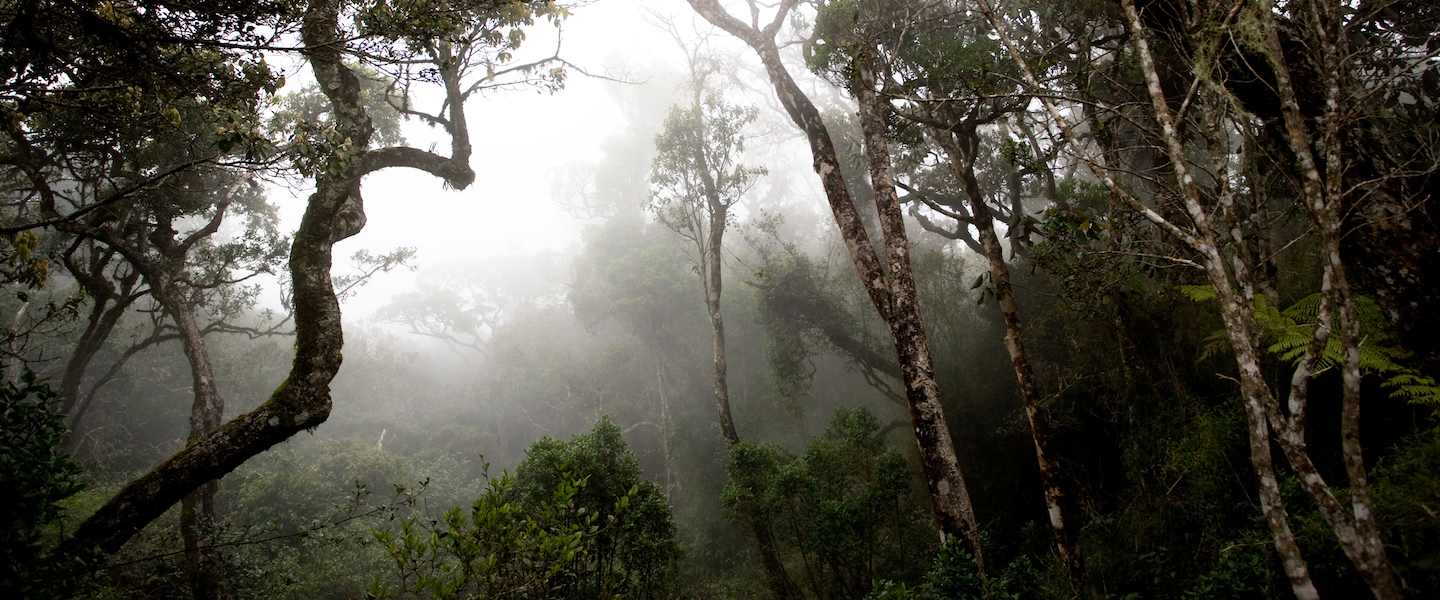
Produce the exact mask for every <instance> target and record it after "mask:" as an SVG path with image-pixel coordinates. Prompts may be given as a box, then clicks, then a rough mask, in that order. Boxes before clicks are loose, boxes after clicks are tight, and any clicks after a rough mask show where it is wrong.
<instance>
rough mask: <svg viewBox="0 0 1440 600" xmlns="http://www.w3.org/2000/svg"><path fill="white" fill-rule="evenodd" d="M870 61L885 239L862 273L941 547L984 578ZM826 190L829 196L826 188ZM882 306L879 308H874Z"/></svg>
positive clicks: (866, 72)
mask: <svg viewBox="0 0 1440 600" xmlns="http://www.w3.org/2000/svg"><path fill="white" fill-rule="evenodd" d="M872 61H873V58H871V57H869V56H861V57H860V58H859V59H858V62H859V69H858V71H859V72H858V77H857V78H856V79H857V81H856V85H854V86H853V91H854V93H855V96H856V100H857V101H858V103H859V107H860V129H861V132H862V134H863V135H864V139H865V144H864V146H865V157H866V161H867V162H868V163H869V170H870V186H871V188H872V189H873V191H874V195H875V208H876V211H877V212H878V213H879V216H880V219H879V220H880V230H881V231H882V232H883V235H884V242H885V259H886V261H885V262H886V266H887V267H888V270H889V272H888V277H885V275H886V274H885V273H879V272H877V273H864V272H862V273H861V276H862V277H864V278H866V279H871V278H880V277H884V281H886V283H887V284H888V285H887V290H886V291H887V292H889V293H888V297H889V298H888V299H889V307H888V308H889V310H888V311H884V310H882V312H881V314H882V316H885V315H886V314H887V312H888V318H887V319H886V323H887V324H888V325H889V326H890V332H891V334H892V335H893V336H894V337H895V352H896V355H897V356H898V357H899V359H900V371H901V373H902V374H903V375H904V382H905V390H906V398H907V400H909V404H910V415H911V421H912V422H913V423H914V425H915V438H916V441H917V443H918V445H919V449H920V464H921V469H922V471H923V472H924V473H925V479H926V482H927V483H928V484H929V487H930V495H931V497H932V498H933V499H934V501H935V515H936V521H937V522H938V525H939V527H940V532H941V536H942V538H941V539H942V541H943V540H944V539H945V538H946V537H949V536H957V537H958V538H959V539H961V540H963V541H964V542H965V544H966V545H967V546H968V547H969V550H970V553H971V554H972V555H973V556H974V558H975V564H976V566H977V567H978V568H979V569H980V571H981V572H984V570H985V560H984V558H983V554H982V552H981V546H980V532H979V529H978V528H977V527H976V524H975V511H974V507H973V506H972V505H971V503H970V493H969V491H968V490H967V489H966V486H965V478H964V476H963V475H962V474H961V471H960V461H959V459H958V458H957V457H956V455H955V446H954V444H953V442H952V441H951V438H950V428H949V426H948V425H947V424H946V422H945V413H944V411H943V410H942V408H941V405H940V386H939V384H937V383H936V381H935V369H934V366H933V364H932V363H931V359H930V343H929V340H927V339H926V334H925V323H924V320H923V319H922V317H921V315H920V302H919V297H918V295H917V294H916V291H915V278H914V275H913V274H912V272H911V270H910V243H909V240H908V238H907V236H906V234H905V213H904V212H903V211H902V210H901V209H900V200H899V197H898V196H897V195H896V193H895V175H894V172H893V170H892V168H891V166H890V144H889V141H888V140H887V139H886V133H887V131H888V128H887V126H886V119H887V117H888V116H889V106H888V104H887V103H885V101H884V100H882V99H881V98H880V97H879V95H878V94H877V93H876V92H875V87H874V86H875V85H876V81H877V77H876V74H875V71H874V64H873V62H872ZM827 191H828V190H827ZM877 308H880V307H877Z"/></svg>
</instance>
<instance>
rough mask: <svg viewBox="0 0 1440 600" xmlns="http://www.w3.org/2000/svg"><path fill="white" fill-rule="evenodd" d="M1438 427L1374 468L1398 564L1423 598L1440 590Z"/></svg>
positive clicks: (1378, 505) (1380, 516) (1381, 517)
mask: <svg viewBox="0 0 1440 600" xmlns="http://www.w3.org/2000/svg"><path fill="white" fill-rule="evenodd" d="M1436 465H1440V427H1436V426H1434V425H1433V424H1432V425H1431V426H1430V427H1429V428H1427V429H1425V430H1423V431H1421V432H1419V433H1416V434H1415V435H1414V436H1412V437H1410V438H1409V439H1407V440H1405V441H1404V442H1402V443H1401V444H1400V447H1399V448H1398V449H1397V451H1396V452H1395V454H1394V455H1393V456H1390V457H1387V458H1385V459H1383V460H1381V461H1380V464H1379V465H1378V466H1377V467H1376V469H1375V472H1374V476H1373V477H1374V486H1375V487H1374V490H1375V513H1376V517H1377V520H1378V521H1379V522H1381V523H1382V524H1383V526H1384V533H1385V540H1386V542H1387V544H1386V545H1387V546H1390V547H1391V548H1393V550H1392V552H1394V554H1396V555H1399V556H1400V557H1402V558H1401V559H1400V560H1397V561H1396V565H1395V566H1396V568H1397V569H1398V570H1399V571H1400V575H1401V576H1402V577H1403V578H1404V579H1405V582H1406V584H1407V585H1408V586H1409V587H1410V588H1411V589H1414V590H1416V591H1417V595H1418V596H1420V597H1429V598H1434V597H1436V596H1437V595H1440V470H1437V467H1436Z"/></svg>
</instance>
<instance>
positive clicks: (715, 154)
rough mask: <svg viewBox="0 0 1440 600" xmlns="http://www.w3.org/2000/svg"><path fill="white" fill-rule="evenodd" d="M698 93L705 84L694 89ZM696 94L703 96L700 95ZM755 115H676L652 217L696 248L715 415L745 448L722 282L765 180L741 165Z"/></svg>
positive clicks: (698, 111)
mask: <svg viewBox="0 0 1440 600" xmlns="http://www.w3.org/2000/svg"><path fill="white" fill-rule="evenodd" d="M693 85H695V86H696V87H697V88H701V87H703V86H704V83H703V81H697V82H694V83H693ZM697 94H698V90H697ZM754 119H755V110H754V109H753V108H751V109H746V108H740V107H736V106H729V105H727V104H725V103H724V101H723V100H721V99H720V98H719V96H717V95H715V94H714V93H711V94H709V95H707V96H706V97H705V99H704V100H703V101H702V100H698V99H697V101H696V102H695V103H693V104H692V105H691V106H690V107H688V108H680V107H674V108H671V109H670V116H669V117H668V118H666V119H665V130H664V131H663V132H662V133H660V134H659V135H657V136H656V137H655V148H656V156H655V163H654V167H653V170H652V173H653V175H652V176H651V181H652V183H653V184H654V186H655V189H654V191H653V192H652V193H651V196H650V203H649V205H650V210H651V211H652V212H653V213H654V214H655V218H656V220H657V221H659V222H660V223H661V224H663V225H665V226H666V227H668V228H669V229H670V230H671V231H674V232H675V233H677V234H679V235H680V237H682V238H684V239H685V240H686V241H687V242H689V243H690V245H691V249H693V250H694V252H695V254H693V255H691V260H692V261H694V264H695V269H696V273H697V274H698V275H699V276H700V282H701V286H702V289H703V291H704V294H705V298H704V299H705V310H706V312H707V313H708V314H709V315H710V332H711V340H712V342H713V344H712V345H713V347H714V355H715V356H714V358H715V378H714V389H715V407H716V410H717V411H718V413H719V416H720V431H721V432H722V433H723V434H724V436H725V443H726V445H729V446H734V445H735V444H736V443H738V442H739V441H740V436H739V434H738V433H736V431H735V421H734V420H733V419H732V418H731V416H730V394H729V391H728V387H727V385H726V382H725V372H726V361H725V320H724V317H723V315H722V314H721V311H720V298H721V290H722V285H723V281H724V274H723V267H724V251H725V247H724V240H725V230H726V229H727V228H728V227H730V225H731V221H732V219H731V216H730V209H731V208H732V207H734V205H735V203H737V202H739V201H740V197H741V196H742V195H744V193H745V192H746V191H748V190H749V189H750V186H751V185H753V184H754V181H755V178H756V177H757V176H759V175H761V174H763V173H764V169H762V168H752V167H746V166H745V165H743V164H741V163H740V154H741V153H742V152H744V150H745V138H744V135H743V133H742V130H743V129H744V128H745V126H746V125H747V124H749V123H750V122H752V121H754Z"/></svg>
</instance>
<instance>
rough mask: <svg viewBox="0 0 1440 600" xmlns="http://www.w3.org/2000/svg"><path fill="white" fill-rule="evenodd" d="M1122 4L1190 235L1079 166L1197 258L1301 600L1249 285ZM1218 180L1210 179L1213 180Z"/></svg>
mask: <svg viewBox="0 0 1440 600" xmlns="http://www.w3.org/2000/svg"><path fill="white" fill-rule="evenodd" d="M977 3H978V4H979V6H980V8H981V11H982V12H983V13H984V14H985V16H986V18H987V19H988V20H989V21H990V23H991V26H992V27H994V28H995V30H996V33H997V35H998V36H999V37H1000V40H1001V43H1002V44H1003V45H1004V46H1005V47H1006V50H1007V52H1008V53H1009V54H1010V56H1011V58H1012V60H1014V62H1015V63H1016V65H1017V66H1018V67H1019V68H1020V70H1021V73H1022V74H1023V76H1024V79H1025V83H1026V85H1027V86H1028V87H1029V88H1030V90H1031V91H1032V92H1035V93H1037V95H1038V96H1037V97H1038V98H1039V99H1040V101H1041V103H1042V104H1043V105H1044V107H1045V109H1046V111H1047V112H1049V114H1050V116H1051V119H1052V120H1053V121H1054V123H1055V124H1056V126H1057V127H1059V128H1060V130H1061V132H1062V133H1063V134H1064V136H1065V137H1066V139H1067V141H1068V142H1069V143H1070V144H1072V146H1073V147H1075V148H1076V149H1077V150H1078V149H1080V148H1084V147H1085V146H1083V145H1082V141H1081V140H1080V138H1079V136H1078V135H1076V133H1075V131H1074V128H1073V126H1072V125H1071V124H1070V122H1069V121H1068V120H1067V119H1066V118H1065V117H1064V116H1063V115H1062V114H1061V113H1060V111H1059V109H1058V108H1057V107H1056V106H1055V104H1054V102H1053V101H1051V100H1050V99H1049V97H1048V96H1046V95H1044V93H1043V92H1044V89H1043V88H1042V86H1041V85H1040V84H1039V81H1038V79H1036V77H1035V74H1034V71H1033V70H1032V69H1031V68H1030V66H1029V64H1028V62H1027V61H1026V60H1025V58H1024V55H1023V54H1021V52H1020V50H1019V48H1018V47H1017V46H1016V45H1015V43H1014V40H1013V39H1011V38H1010V36H1009V32H1008V28H1007V27H1006V25H1005V23H1004V22H1003V21H1002V20H1000V19H999V18H998V17H997V16H996V14H995V11H994V8H993V7H992V6H991V5H990V3H989V0H977ZM1122 4H1123V7H1124V8H1125V12H1126V13H1127V17H1128V20H1129V22H1130V26H1131V34H1132V38H1134V42H1135V44H1136V48H1137V50H1138V54H1139V55H1140V58H1141V69H1142V71H1143V73H1144V76H1145V79H1146V87H1147V90H1148V91H1149V93H1150V95H1151V100H1152V103H1153V105H1154V108H1155V111H1156V118H1157V120H1158V121H1159V123H1160V126H1161V130H1162V137H1163V138H1164V140H1163V141H1164V142H1165V145H1166V149H1167V151H1168V152H1169V153H1170V155H1171V156H1172V158H1173V160H1172V165H1173V166H1174V168H1175V170H1176V180H1177V183H1178V184H1179V187H1180V191H1181V194H1180V195H1181V196H1182V199H1183V200H1184V204H1185V209H1186V212H1187V213H1188V216H1189V217H1190V218H1191V219H1192V221H1193V223H1194V227H1195V231H1194V233H1192V232H1190V231H1187V230H1185V229H1182V228H1181V227H1179V226H1177V225H1175V224H1174V223H1172V222H1170V221H1169V220H1167V219H1165V218H1164V217H1163V216H1161V215H1160V214H1158V213H1156V212H1155V211H1154V210H1153V209H1151V208H1149V207H1147V206H1145V205H1144V204H1142V203H1140V201H1139V200H1137V199H1135V198H1134V197H1133V196H1132V195H1130V194H1129V193H1128V192H1127V191H1126V190H1124V189H1123V188H1121V187H1120V186H1119V184H1118V183H1117V182H1116V179H1115V177H1114V175H1113V174H1112V173H1111V171H1110V169H1109V168H1107V167H1105V166H1103V163H1100V162H1098V161H1095V160H1087V161H1086V162H1087V165H1088V166H1089V167H1090V169H1091V171H1092V172H1093V173H1094V174H1095V175H1096V177H1098V178H1099V179H1100V180H1101V181H1102V182H1103V183H1104V184H1105V186H1106V187H1107V188H1108V189H1109V190H1110V192H1111V195H1112V197H1114V198H1119V199H1121V200H1123V201H1124V202H1125V203H1126V204H1128V205H1129V206H1130V207H1131V208H1132V209H1133V210H1135V211H1136V212H1138V213H1140V214H1141V215H1143V216H1144V217H1145V218H1146V219H1148V220H1149V221H1150V222H1152V223H1154V224H1155V225H1156V226H1158V227H1159V228H1160V229H1161V230H1163V231H1165V232H1166V233H1168V234H1170V235H1172V236H1174V237H1175V238H1177V239H1179V240H1180V241H1181V242H1183V243H1184V244H1185V245H1186V246H1189V247H1190V248H1191V249H1192V250H1194V251H1196V252H1198V253H1200V254H1201V255H1202V256H1203V257H1204V259H1203V263H1204V264H1203V265H1202V264H1195V263H1193V262H1192V263H1190V264H1192V265H1194V266H1197V267H1200V268H1202V269H1204V270H1205V272H1206V274H1207V276H1208V277H1209V279H1210V281H1211V283H1212V285H1213V286H1214V288H1215V291H1216V296H1217V298H1218V299H1219V302H1220V307H1221V315H1222V317H1223V318H1224V320H1225V324H1226V331H1227V333H1228V334H1229V336H1230V339H1231V345H1232V347H1233V349H1234V352H1235V355H1236V363H1237V366H1238V367H1239V370H1240V375H1241V379H1240V381H1241V395H1242V397H1243V398H1244V401H1245V406H1246V421H1247V429H1248V433H1249V439H1250V448H1251V466H1252V469H1253V470H1254V471H1255V475H1256V478H1257V480H1258V482H1259V485H1260V501H1261V507H1262V510H1263V511H1264V514H1265V516H1266V522H1267V525H1268V527H1269V529H1270V531H1271V536H1272V538H1273V539H1274V542H1275V548H1276V550H1277V552H1278V553H1279V554H1280V557H1281V561H1282V564H1283V566H1284V568H1285V572H1286V576H1287V578H1288V579H1289V581H1290V584H1291V591H1292V592H1293V593H1294V594H1295V596H1296V597H1297V598H1299V599H1301V600H1311V599H1315V598H1318V597H1319V594H1318V592H1317V591H1316V590H1315V586H1314V583H1313V582H1312V581H1311V578H1310V575H1309V569H1308V567H1307V566H1306V564H1305V561H1304V558H1303V556H1302V555H1301V554H1300V550H1299V547H1298V545H1297V544H1296V543H1295V537H1294V534H1293V532H1292V531H1291V530H1290V527H1289V522H1288V518H1287V515H1286V513H1285V509H1284V505H1283V504H1282V502H1281V498H1280V490H1279V485H1278V483H1277V482H1276V478H1275V472H1274V465H1273V463H1272V460H1271V456H1270V451H1269V443H1270V435H1269V431H1268V429H1269V427H1268V424H1267V420H1268V419H1267V416H1268V413H1269V410H1268V409H1269V406H1270V405H1272V404H1273V396H1272V395H1271V394H1270V390H1269V388H1268V386H1266V385H1265V382H1264V379H1263V378H1262V377H1260V375H1261V372H1260V367H1259V358H1258V348H1257V346H1258V345H1257V343H1256V342H1257V340H1258V337H1257V335H1258V333H1257V332H1256V331H1255V323H1254V314H1253V308H1252V307H1253V295H1252V294H1253V292H1252V290H1253V287H1251V286H1249V285H1248V284H1246V286H1245V288H1244V289H1245V290H1246V291H1247V292H1250V293H1248V294H1247V299H1248V301H1245V302H1242V301H1241V300H1240V298H1239V295H1237V294H1236V293H1235V291H1234V289H1233V288H1232V286H1231V283H1230V274H1229V272H1228V271H1227V269H1226V261H1225V259H1224V257H1223V256H1222V255H1221V253H1220V251H1219V248H1218V244H1217V242H1216V239H1215V232H1214V229H1213V228H1212V227H1211V226H1210V222H1209V214H1208V213H1207V212H1206V211H1205V210H1204V208H1203V207H1202V206H1201V205H1200V202H1199V194H1198V192H1197V190H1196V187H1195V181H1194V179H1193V176H1192V175H1191V174H1190V173H1189V169H1188V165H1187V163H1186V160H1185V156H1186V155H1185V153H1184V148H1183V145H1182V144H1181V142H1180V138H1179V134H1178V132H1177V131H1176V129H1175V124H1174V121H1173V118H1172V117H1171V115H1170V109H1169V106H1168V104H1167V102H1166V99H1165V97H1164V95H1163V93H1162V92H1161V89H1160V85H1159V77H1158V75H1157V72H1156V70H1155V64H1154V61H1153V59H1152V58H1151V57H1150V54H1149V48H1148V45H1147V43H1146V41H1145V37H1144V31H1143V29H1142V28H1141V26H1140V22H1139V18H1138V14H1137V13H1136V11H1135V7H1134V3H1133V2H1132V1H1131V0H1123V2H1122ZM1240 7H1241V5H1237V6H1236V7H1235V9H1234V10H1232V11H1231V13H1230V14H1229V15H1227V16H1226V23H1227V24H1228V23H1229V22H1231V21H1232V20H1233V18H1234V17H1235V15H1236V14H1237V12H1238V10H1239V8H1240ZM1225 176H1226V175H1224V174H1217V178H1223V177H1225ZM1236 266H1237V267H1240V268H1241V269H1242V270H1241V272H1240V273H1237V276H1238V277H1237V278H1238V279H1240V280H1241V281H1242V283H1244V282H1246V281H1248V275H1247V274H1246V273H1245V271H1244V270H1243V267H1244V265H1243V263H1239V262H1238V261H1237V263H1236Z"/></svg>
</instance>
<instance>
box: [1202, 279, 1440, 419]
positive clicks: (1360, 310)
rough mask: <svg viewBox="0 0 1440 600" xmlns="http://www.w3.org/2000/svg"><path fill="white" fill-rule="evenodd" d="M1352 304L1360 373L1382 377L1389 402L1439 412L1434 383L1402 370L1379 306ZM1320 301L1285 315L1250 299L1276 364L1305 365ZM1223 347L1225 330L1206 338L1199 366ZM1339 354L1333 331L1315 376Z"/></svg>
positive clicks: (1316, 297) (1358, 300) (1209, 295)
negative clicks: (1397, 400)
mask: <svg viewBox="0 0 1440 600" xmlns="http://www.w3.org/2000/svg"><path fill="white" fill-rule="evenodd" d="M1180 292H1181V293H1183V294H1185V296H1186V297H1188V298H1189V299H1190V300H1191V301H1193V302H1197V303H1199V302H1208V301H1210V300H1214V299H1215V290H1214V288H1212V287H1210V286H1199V285H1185V286H1180ZM1354 298H1355V314H1356V316H1357V317H1359V320H1360V339H1361V342H1360V370H1361V371H1363V372H1365V373H1370V374H1372V375H1378V376H1380V377H1383V378H1384V381H1383V382H1382V385H1383V386H1384V387H1385V388H1387V389H1389V390H1390V397H1391V398H1403V399H1405V400H1407V401H1409V402H1411V403H1414V404H1428V405H1430V406H1437V407H1440V384H1437V383H1436V381H1435V379H1434V378H1433V377H1427V376H1425V375H1422V374H1420V373H1419V372H1418V371H1415V370H1414V369H1411V368H1409V367H1406V366H1404V365H1403V364H1402V363H1403V362H1404V361H1405V359H1406V358H1407V357H1408V354H1407V353H1406V352H1405V351H1404V350H1403V349H1401V348H1400V347H1399V346H1396V345H1395V344H1394V339H1393V337H1392V336H1391V335H1390V332H1389V331H1388V329H1387V327H1386V322H1385V313H1384V312H1383V311H1382V310H1381V309H1380V307H1379V305H1377V304H1375V301H1374V300H1372V299H1370V298H1368V297H1366V296H1361V295H1359V294H1356V295H1355V296H1354ZM1320 301H1321V295H1320V294H1318V293H1316V294H1310V295H1309V296H1306V297H1304V298H1301V299H1300V300H1298V301H1296V302H1295V303H1294V304H1291V305H1290V306H1289V307H1287V308H1286V309H1285V310H1277V309H1276V308H1275V307H1272V306H1270V304H1269V302H1267V301H1266V300H1265V297H1264V296H1260V297H1257V298H1255V325H1256V326H1257V327H1259V328H1260V331H1262V332H1263V335H1264V339H1265V341H1266V342H1268V343H1269V344H1270V346H1269V347H1268V348H1266V350H1267V351H1269V352H1270V354H1272V355H1275V356H1276V357H1278V358H1279V359H1280V360H1283V361H1286V362H1290V363H1294V364H1296V365H1299V364H1300V362H1301V361H1303V360H1304V359H1305V351H1306V350H1307V349H1308V348H1309V347H1310V341H1311V340H1313V339H1314V338H1315V329H1316V326H1315V320H1316V319H1317V318H1318V317H1319V314H1320ZM1228 342H1229V338H1228V337H1227V336H1226V335H1225V331H1224V330H1220V331H1217V332H1215V333H1212V334H1210V335H1209V336H1206V338H1205V346H1204V347H1203V349H1202V350H1201V353H1200V358H1201V359H1202V360H1203V359H1206V358H1210V357H1212V356H1215V355H1217V354H1219V353H1221V352H1224V351H1225V350H1226V349H1228V348H1229V343H1228ZM1342 353H1343V348H1342V346H1341V341H1340V335H1339V332H1338V331H1332V332H1331V335H1330V337H1329V339H1327V340H1326V343H1325V348H1324V349H1322V350H1321V352H1320V356H1319V359H1318V360H1317V361H1316V363H1315V372H1316V373H1317V374H1318V373H1322V372H1324V371H1326V370H1328V369H1330V368H1332V367H1334V366H1335V365H1338V364H1340V362H1341V360H1342V359H1343V356H1342Z"/></svg>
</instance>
